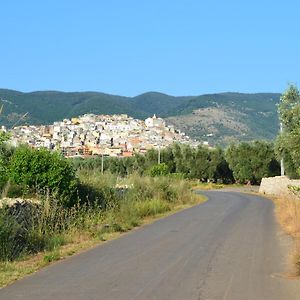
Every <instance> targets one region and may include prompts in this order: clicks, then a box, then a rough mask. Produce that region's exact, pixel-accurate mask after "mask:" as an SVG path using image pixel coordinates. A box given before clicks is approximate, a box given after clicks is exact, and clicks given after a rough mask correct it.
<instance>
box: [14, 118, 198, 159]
mask: <svg viewBox="0 0 300 300" xmlns="http://www.w3.org/2000/svg"><path fill="white" fill-rule="evenodd" d="M10 133H11V139H10V143H11V144H13V145H14V146H17V145H19V144H28V145H30V146H32V147H34V148H40V147H45V148H48V149H49V150H58V151H62V153H63V155H65V156H67V157H75V156H89V155H106V156H118V157H128V156H132V155H133V154H135V153H144V152H146V151H147V150H149V149H153V148H155V149H163V148H165V147H167V146H169V145H171V144H172V143H174V142H178V143H183V144H188V145H190V146H192V147H196V146H198V145H199V142H196V141H194V140H192V139H190V138H189V137H188V136H186V135H185V134H184V133H182V132H180V131H179V130H176V129H175V128H174V126H172V125H166V122H165V121H164V120H163V119H162V118H158V117H157V116H156V115H154V116H153V117H149V118H147V119H146V120H145V121H142V120H139V119H135V118H133V117H129V116H128V115H126V114H122V115H95V114H85V115H83V116H80V117H76V118H71V119H64V120H63V121H60V122H54V123H53V124H51V125H30V126H28V125H27V126H24V125H23V126H16V127H14V128H13V129H11V130H10Z"/></svg>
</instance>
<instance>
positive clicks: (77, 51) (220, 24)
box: [0, 0, 300, 96]
mask: <svg viewBox="0 0 300 300" xmlns="http://www.w3.org/2000/svg"><path fill="white" fill-rule="evenodd" d="M299 14H300V2H299V1H296V0H294V1H291V0H285V1H279V0H278V1H276V0H273V1H271V0H260V1H258V0H252V1H249V0H248V1H242V0H240V1H237V0H236V1H234V0H226V1H225V0H218V1H217V0H206V1H202V0H181V1H179V0H160V1H158V0H148V1H147V0H126V1H125V0H94V1H93V0H84V1H83V0H82V1H81V0H72V1H68V0H59V1H58V0H49V1H46V0H43V1H40V0H36V1H34V0H26V1H23V0H2V1H1V2H0V37H1V43H0V87H2V88H10V89H17V90H21V91H33V90H63V91H86V90H94V91H102V92H107V93H112V94H120V95H127V96H134V95H137V94H140V93H143V92H146V91H160V92H164V93H168V94H171V95H198V94H203V93H215V92H222V91H238V92H282V91H283V90H285V89H286V87H287V84H288V83H296V84H300V71H299V70H300V38H299V29H300V18H299Z"/></svg>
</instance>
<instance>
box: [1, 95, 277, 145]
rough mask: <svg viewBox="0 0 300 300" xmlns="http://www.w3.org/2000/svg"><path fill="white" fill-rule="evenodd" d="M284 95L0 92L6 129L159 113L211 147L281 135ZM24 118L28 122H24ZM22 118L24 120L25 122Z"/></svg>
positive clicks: (3, 122) (146, 115)
mask: <svg viewBox="0 0 300 300" xmlns="http://www.w3.org/2000/svg"><path fill="white" fill-rule="evenodd" d="M279 98H280V94H275V93H259V94H241V93H220V94H210V95H201V96H186V97H174V96H170V95H166V94H162V93H157V92H149V93H145V94H141V95H139V96H136V97H123V96H116V95H109V94H104V93H99V92H72V93H66V92H59V91H39V92H30V93H22V92H19V91H13V90H7V89H0V102H1V103H2V104H3V111H2V114H1V115H0V122H1V124H2V125H6V126H8V127H11V126H13V125H14V124H16V122H18V123H17V124H50V123H53V122H54V121H57V120H62V119H64V118H70V117H72V116H78V115H81V114H84V113H95V114H121V113H125V114H128V115H130V116H133V117H136V118H141V119H144V118H146V117H148V116H151V115H153V114H157V115H159V116H162V117H164V118H167V121H168V122H169V123H171V124H174V125H175V126H177V127H178V128H179V129H181V130H183V131H184V132H186V133H187V134H188V135H190V136H191V137H194V138H197V139H201V140H208V141H209V142H211V143H212V144H216V143H221V144H228V143H229V142H230V141H234V140H252V139H257V138H262V139H272V138H274V136H275V135H276V133H277V130H278V117H277V107H276V104H277V103H278V102H279ZM25 113H28V114H27V115H26V117H24V118H21V117H22V116H23V115H24V114H25ZM20 118H21V120H20Z"/></svg>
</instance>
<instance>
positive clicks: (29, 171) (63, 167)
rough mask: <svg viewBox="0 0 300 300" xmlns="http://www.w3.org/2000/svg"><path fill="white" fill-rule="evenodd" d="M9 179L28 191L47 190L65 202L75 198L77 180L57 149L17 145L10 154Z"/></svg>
mask: <svg viewBox="0 0 300 300" xmlns="http://www.w3.org/2000/svg"><path fill="white" fill-rule="evenodd" d="M9 171H10V174H9V176H10V180H11V181H12V182H15V183H16V184H19V185H22V186H26V187H27V189H28V190H34V191H35V192H39V193H50V194H51V195H53V196H55V197H57V198H59V199H60V201H61V202H62V203H64V204H65V205H72V204H74V202H75V201H76V193H77V180H76V177H75V173H74V170H73V168H72V166H71V165H70V163H69V162H68V161H67V160H66V159H65V158H63V157H62V156H61V155H60V154H59V153H57V152H50V151H48V150H46V149H39V150H36V149H31V148H29V147H25V146H22V147H19V148H17V150H16V151H15V153H14V154H13V156H12V159H11V162H10V166H9Z"/></svg>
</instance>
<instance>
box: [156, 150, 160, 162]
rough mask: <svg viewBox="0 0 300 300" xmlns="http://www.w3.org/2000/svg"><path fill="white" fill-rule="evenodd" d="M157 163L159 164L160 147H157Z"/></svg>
mask: <svg viewBox="0 0 300 300" xmlns="http://www.w3.org/2000/svg"><path fill="white" fill-rule="evenodd" d="M157 162H158V164H160V147H158V159H157Z"/></svg>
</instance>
